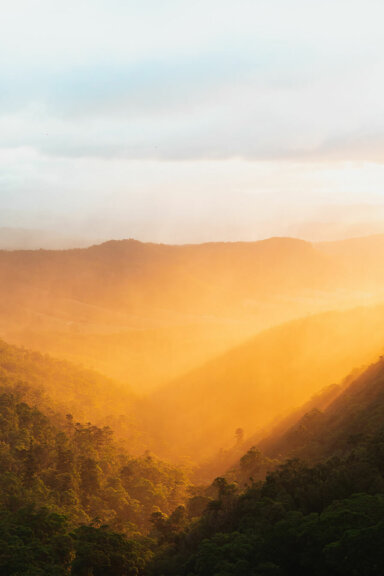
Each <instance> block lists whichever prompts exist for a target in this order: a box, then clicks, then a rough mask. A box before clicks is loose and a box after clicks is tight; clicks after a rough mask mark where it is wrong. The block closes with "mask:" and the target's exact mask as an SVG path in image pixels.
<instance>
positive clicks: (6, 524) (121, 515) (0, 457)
mask: <svg viewBox="0 0 384 576" xmlns="http://www.w3.org/2000/svg"><path fill="white" fill-rule="evenodd" d="M23 394H24V389H23V387H17V386H16V387H15V386H9V387H7V386H5V385H4V384H3V385H2V386H1V388H0V574H2V575H3V574H4V575H11V574H28V575H35V574H36V575H37V574H52V575H56V574H57V575H59V574H67V573H69V570H71V573H72V574H89V573H94V574H103V575H104V574H136V568H135V567H137V566H143V565H144V564H143V563H144V559H145V558H146V557H147V555H148V550H149V548H148V545H147V544H145V545H144V541H143V538H142V536H141V535H145V534H147V533H148V531H149V529H150V527H151V526H152V523H151V516H152V515H153V514H154V515H155V516H154V517H155V518H156V514H157V515H158V516H160V517H162V516H163V515H165V514H167V513H168V514H170V513H171V512H172V511H173V510H175V509H177V507H178V505H180V504H181V503H182V502H184V501H185V498H186V494H187V488H188V483H187V480H186V477H185V474H184V473H183V472H182V471H181V470H180V469H175V468H172V467H171V466H168V465H166V464H164V463H163V462H161V461H159V460H157V459H155V458H154V457H152V456H150V455H145V456H143V457H141V458H133V457H131V456H129V455H128V454H126V453H121V451H120V447H119V446H118V445H117V444H116V443H115V442H114V440H113V437H112V431H111V430H110V429H109V428H108V427H104V428H99V427H97V426H93V425H92V424H90V423H88V424H85V425H84V424H80V423H76V422H74V420H73V417H72V416H71V415H70V414H68V415H67V417H66V418H62V417H61V416H60V415H59V414H58V415H56V416H55V417H54V416H52V415H51V416H50V417H49V418H48V417H47V416H45V415H44V414H43V413H42V412H41V411H40V410H38V409H37V408H36V407H32V406H29V405H28V404H27V403H26V402H25V401H24V399H23ZM106 525H108V528H107V527H106ZM117 532H118V533H119V534H117ZM126 536H130V537H131V538H132V536H135V541H134V542H133V540H127V539H126ZM93 565H95V566H97V570H96V571H94V572H89V570H90V567H91V566H93ZM70 566H72V568H70Z"/></svg>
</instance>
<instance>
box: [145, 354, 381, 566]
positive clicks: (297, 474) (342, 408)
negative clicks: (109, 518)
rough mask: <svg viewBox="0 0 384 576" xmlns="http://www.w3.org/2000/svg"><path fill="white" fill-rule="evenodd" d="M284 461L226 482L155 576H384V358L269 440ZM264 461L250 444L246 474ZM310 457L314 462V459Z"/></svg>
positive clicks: (165, 552)
mask: <svg viewBox="0 0 384 576" xmlns="http://www.w3.org/2000/svg"><path fill="white" fill-rule="evenodd" d="M274 451H275V453H276V452H279V451H280V452H281V453H282V454H283V453H284V452H285V453H287V452H288V453H290V455H291V456H294V455H295V454H300V455H301V456H302V458H303V460H300V459H298V458H291V459H289V460H287V461H286V462H285V463H283V464H281V465H280V466H279V467H278V468H277V469H275V470H274V471H271V472H270V473H269V474H268V475H267V478H266V480H265V482H252V480H251V479H250V485H249V486H248V488H247V489H246V490H245V491H243V492H238V491H237V485H236V484H234V483H230V482H228V480H226V479H225V478H218V479H217V480H216V481H215V484H216V486H217V487H218V498H216V499H215V500H214V501H212V502H210V503H209V504H208V507H207V509H206V511H205V512H204V513H203V515H202V517H201V519H200V520H199V521H198V522H197V523H194V524H190V525H189V526H188V527H187V529H186V530H185V531H184V532H183V533H182V534H178V535H177V537H176V538H175V537H174V536H173V540H172V541H171V542H170V543H169V545H168V547H167V548H166V549H165V550H163V552H162V554H160V555H158V556H157V557H156V559H155V561H153V562H152V566H151V570H150V573H151V574H153V575H156V576H166V575H167V576H172V575H174V576H261V575H285V576H291V575H292V576H300V575H303V576H304V575H307V574H314V575H315V576H316V575H318V576H329V575H330V576H333V575H334V576H336V575H345V576H347V575H348V576H350V575H356V576H361V575H364V576H368V575H369V576H371V575H372V576H373V575H377V576H379V575H381V574H383V573H384V552H383V548H382V542H383V537H384V464H383V463H384V362H383V360H382V359H381V360H380V361H379V362H378V363H377V364H375V365H373V366H371V367H370V368H369V369H368V370H367V372H365V373H364V374H363V375H362V376H360V377H358V378H357V379H356V380H355V381H354V382H353V383H352V384H351V385H350V386H349V387H348V388H347V389H346V390H345V391H344V392H343V393H342V394H341V395H340V396H339V397H338V398H337V399H336V400H335V401H334V402H332V403H331V404H330V406H329V407H328V408H327V409H326V410H325V411H324V412H323V413H322V412H320V411H316V412H315V413H310V414H308V415H307V416H304V417H303V418H301V419H300V421H299V422H298V423H297V424H296V425H295V426H293V427H292V428H291V429H290V430H289V431H288V432H286V433H285V434H284V435H283V436H282V437H281V438H279V439H276V441H275V443H274ZM263 462H265V457H264V456H262V455H261V454H260V453H259V452H258V451H257V450H255V449H253V450H251V451H250V452H249V453H248V458H247V459H246V461H245V462H244V461H243V462H242V463H241V464H240V469H241V465H243V467H244V465H248V471H249V474H250V476H251V475H254V473H255V472H256V473H257V470H258V469H259V467H260V464H262V463H263ZM315 462H317V463H315Z"/></svg>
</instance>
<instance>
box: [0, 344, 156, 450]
mask: <svg viewBox="0 0 384 576" xmlns="http://www.w3.org/2000/svg"><path fill="white" fill-rule="evenodd" d="M0 385H6V386H8V387H10V386H11V387H13V389H15V391H17V393H19V394H22V396H23V398H25V399H26V401H28V402H30V403H32V405H37V406H38V407H39V409H40V410H43V412H44V413H46V414H48V415H49V414H54V415H55V417H57V416H58V415H61V417H65V415H66V414H71V415H72V417H73V418H74V419H75V421H83V422H89V421H92V422H93V423H94V424H97V425H99V426H113V428H114V430H115V431H116V432H117V433H118V436H119V438H121V439H124V441H125V442H128V444H129V446H130V451H131V452H133V453H138V452H143V450H144V449H146V447H147V446H146V445H145V444H143V439H142V435H141V425H140V422H139V405H140V403H139V402H138V400H137V398H136V397H135V395H134V394H133V393H132V392H131V391H130V390H129V389H128V388H127V387H126V386H121V385H119V384H118V383H117V382H115V381H113V380H112V379H110V378H107V377H105V376H103V375H101V374H98V373H96V372H93V371H90V370H86V369H84V368H81V367H78V366H74V365H72V364H70V363H69V362H66V361H60V360H57V359H55V358H51V357H50V356H47V355H43V354H40V353H38V352H33V351H31V350H26V349H23V348H18V347H15V346H11V345H9V344H7V343H5V342H3V341H0Z"/></svg>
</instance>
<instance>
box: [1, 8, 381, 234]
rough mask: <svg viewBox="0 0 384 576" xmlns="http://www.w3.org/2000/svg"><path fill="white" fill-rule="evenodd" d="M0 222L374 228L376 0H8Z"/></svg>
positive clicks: (240, 229)
mask: <svg viewBox="0 0 384 576" xmlns="http://www.w3.org/2000/svg"><path fill="white" fill-rule="evenodd" d="M0 14H1V17H0V227H21V228H36V229H45V230H51V231H52V232H58V233H60V234H66V235H68V236H73V237H76V238H79V237H80V236H84V237H87V238H90V239H100V240H102V239H107V238H112V237H115V238H121V237H135V238H138V239H140V240H145V241H155V242H170V243H184V242H202V241H212V240H256V239H259V238H263V237H266V236H271V235H295V236H301V237H305V238H307V239H311V240H316V239H333V238H339V237H344V236H348V235H360V234H366V233H371V232H372V233H378V232H384V75H383V73H382V71H383V70H384V35H383V33H382V23H383V21H384V3H383V2H382V0H365V1H364V2H363V1H361V0H348V1H346V0H290V2H286V0H237V1H236V2H235V1H234V0H232V1H228V0H204V1H200V0H194V1H193V2H191V1H187V0H183V1H182V0H178V1H176V0H161V1H159V0H157V1H156V0H140V1H139V0H137V1H133V0H120V1H119V0H108V1H104V0H76V1H74V0H66V2H62V1H58V0H11V1H8V0H1V1H0Z"/></svg>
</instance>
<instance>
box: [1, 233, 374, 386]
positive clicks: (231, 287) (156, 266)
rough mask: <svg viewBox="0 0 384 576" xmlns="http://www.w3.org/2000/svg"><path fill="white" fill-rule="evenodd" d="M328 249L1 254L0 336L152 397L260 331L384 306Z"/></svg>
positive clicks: (123, 246)
mask: <svg viewBox="0 0 384 576" xmlns="http://www.w3.org/2000/svg"><path fill="white" fill-rule="evenodd" d="M380 241H381V240H380V238H378V239H377V241H374V242H372V243H371V244H370V248H369V250H370V254H374V253H375V252H376V254H377V246H379V245H380ZM380 246H381V245H380ZM331 248H332V249H330V248H329V247H324V246H323V245H312V244H310V243H308V242H304V241H301V240H296V239H290V238H271V239H269V240H264V241H260V242H253V243H246V242H244V243H212V244H202V245H185V246H168V245H157V244H144V243H140V242H137V241H134V240H124V241H111V242H107V243H105V244H101V245H98V246H92V247H90V248H87V249H73V250H61V251H47V250H38V251H13V252H9V251H8V252H7V251H0V336H2V337H3V338H4V339H5V340H7V341H9V342H12V343H15V344H19V345H25V346H28V347H33V348H35V349H38V350H42V351H45V352H49V353H51V354H53V355H55V356H58V357H61V358H67V359H69V360H72V361H75V362H82V363H83V364H84V365H86V366H87V367H90V368H93V369H95V370H99V371H102V372H104V373H106V374H107V375H109V376H111V377H113V378H116V379H118V380H120V381H122V382H129V384H130V386H132V387H133V388H134V389H135V391H137V392H140V393H141V392H146V391H150V390H153V389H155V388H158V387H159V386H160V385H163V384H165V383H166V382H167V381H169V380H170V379H173V378H176V377H178V376H180V375H182V374H184V373H185V372H187V371H189V370H192V369H193V368H194V367H196V366H198V365H199V364H202V363H204V362H206V361H207V360H209V359H210V358H212V357H214V356H216V355H218V354H220V353H223V352H224V351H226V350H228V349H230V348H232V347H233V346H235V345H239V344H240V343H242V342H243V341H245V340H246V339H247V338H249V337H251V336H253V335H254V334H256V333H257V332H258V331H260V330H262V329H265V328H267V327H270V326H273V325H277V324H281V323H282V322H285V321H288V320H291V319H293V318H298V317H301V316H305V315H307V314H313V313H316V312H321V311H325V310H329V309H338V308H340V307H341V308H348V307H351V306H354V305H357V304H369V303H371V304H372V303H375V302H378V301H380V299H384V290H381V288H380V287H381V286H382V283H378V284H376V285H375V287H374V288H373V282H372V270H371V268H370V269H367V268H364V269H362V268H361V267H360V268H359V264H358V263H356V266H357V268H356V269H354V270H353V271H352V272H351V273H348V282H345V278H346V273H345V270H344V263H343V258H344V256H343V254H340V251H339V250H338V248H337V246H336V247H335V248H333V247H331ZM354 252H356V250H355V251H354ZM366 256H367V255H366V253H365V252H364V254H363V255H362V258H363V260H364V261H365V260H366ZM346 258H347V256H346ZM347 259H348V258H347ZM348 262H349V260H348ZM359 262H360V260H359ZM348 266H349V264H348ZM375 269H376V270H378V273H379V274H381V273H382V272H381V270H382V269H384V268H383V266H382V265H381V260H380V259H378V258H376V261H375ZM362 272H363V273H362Z"/></svg>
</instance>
